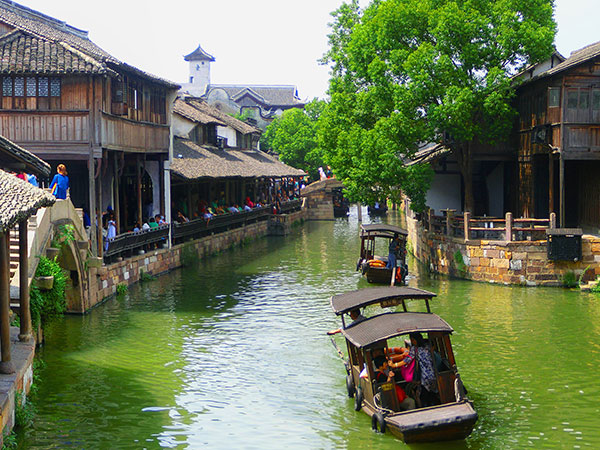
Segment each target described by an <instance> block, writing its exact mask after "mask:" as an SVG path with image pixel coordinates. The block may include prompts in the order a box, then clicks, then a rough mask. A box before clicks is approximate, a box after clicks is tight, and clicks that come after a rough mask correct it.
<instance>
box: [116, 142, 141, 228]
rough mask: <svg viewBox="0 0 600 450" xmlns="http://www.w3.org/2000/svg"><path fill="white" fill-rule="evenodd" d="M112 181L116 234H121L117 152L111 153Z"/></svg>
mask: <svg viewBox="0 0 600 450" xmlns="http://www.w3.org/2000/svg"><path fill="white" fill-rule="evenodd" d="M113 181H114V186H115V188H114V189H115V194H114V202H113V205H114V212H115V222H116V223H117V234H119V233H121V231H122V228H121V213H120V211H121V202H120V195H119V162H118V160H117V152H114V153H113ZM140 226H142V222H140Z"/></svg>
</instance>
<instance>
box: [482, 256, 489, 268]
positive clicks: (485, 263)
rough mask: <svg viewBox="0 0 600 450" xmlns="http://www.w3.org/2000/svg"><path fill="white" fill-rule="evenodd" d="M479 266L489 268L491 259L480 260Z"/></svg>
mask: <svg viewBox="0 0 600 450" xmlns="http://www.w3.org/2000/svg"><path fill="white" fill-rule="evenodd" d="M479 265H480V266H482V267H489V266H490V259H489V258H479Z"/></svg>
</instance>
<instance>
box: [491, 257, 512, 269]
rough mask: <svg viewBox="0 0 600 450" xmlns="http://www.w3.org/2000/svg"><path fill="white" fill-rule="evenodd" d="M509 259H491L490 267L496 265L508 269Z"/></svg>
mask: <svg viewBox="0 0 600 450" xmlns="http://www.w3.org/2000/svg"><path fill="white" fill-rule="evenodd" d="M509 265H510V261H509V260H508V259H492V264H491V266H492V267H498V268H502V269H508V268H509Z"/></svg>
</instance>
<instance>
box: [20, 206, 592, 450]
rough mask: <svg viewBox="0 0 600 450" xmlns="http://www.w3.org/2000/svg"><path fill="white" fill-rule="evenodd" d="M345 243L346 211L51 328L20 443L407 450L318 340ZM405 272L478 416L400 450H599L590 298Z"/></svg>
mask: <svg viewBox="0 0 600 450" xmlns="http://www.w3.org/2000/svg"><path fill="white" fill-rule="evenodd" d="M366 219H367V221H368V216H366ZM393 219H394V217H393V216H391V217H390V218H389V220H393ZM358 249H359V240H358V221H357V220H356V217H355V216H351V217H350V218H349V219H347V220H345V219H338V220H337V221H336V222H329V223H306V224H305V225H304V226H303V227H301V228H298V229H295V230H294V232H293V234H292V235H291V236H287V237H285V238H274V237H269V238H264V239H259V240H256V241H253V242H251V243H250V244H248V245H246V246H244V247H238V248H235V249H233V250H229V251H226V252H223V253H221V254H219V255H218V256H215V257H213V258H210V259H207V260H203V261H200V262H199V264H198V265H197V266H196V267H189V268H184V269H181V270H176V271H174V272H172V273H170V274H167V275H165V276H162V277H160V278H158V279H157V280H155V281H150V282H145V283H142V284H139V285H136V286H132V287H131V288H130V290H129V292H128V293H127V294H125V295H122V296H119V297H117V298H114V299H111V300H109V301H107V302H106V303H104V304H102V305H101V306H100V307H98V308H96V309H94V310H93V311H92V312H91V313H90V314H88V315H86V316H81V317H80V316H67V317H65V318H64V319H61V320H60V321H57V322H54V323H53V324H51V326H50V327H49V328H48V329H47V340H46V344H45V346H44V347H43V348H41V349H40V351H39V356H40V358H41V359H42V360H43V361H44V363H45V367H43V368H41V369H40V370H39V371H38V373H39V380H38V383H37V384H38V387H39V389H38V393H37V396H36V406H37V413H36V416H35V424H34V426H33V428H31V429H29V430H27V431H26V432H25V433H22V434H21V435H20V436H19V440H20V447H21V448H86V449H92V448H119V449H123V448H132V449H137V448H159V447H167V448H189V449H194V448H211V449H213V448H214V449H231V448H240V449H282V448H285V449H296V448H299V449H377V450H382V449H383V450H384V449H391V448H394V449H396V448H408V447H407V446H405V445H404V444H402V443H401V442H400V441H398V440H396V439H395V438H393V437H392V436H390V435H389V434H385V435H381V434H376V433H374V432H373V431H371V427H370V420H369V418H368V417H367V416H366V415H365V414H364V413H358V412H355V411H354V409H353V401H352V399H349V398H348V397H347V395H346V389H345V379H344V376H345V371H344V368H343V365H342V364H341V361H340V360H339V358H338V356H337V354H336V352H335V350H334V348H333V346H332V345H331V342H330V340H329V337H327V336H326V335H325V332H326V331H327V330H330V329H333V328H337V327H338V326H339V321H338V319H337V318H336V317H335V316H334V314H332V312H331V310H330V306H329V297H330V296H331V295H332V294H336V293H340V292H344V291H348V290H352V289H356V288H359V287H367V286H368V284H367V283H366V281H364V280H361V279H360V277H359V275H358V273H357V272H355V270H354V269H355V264H356V260H357V257H358ZM410 270H411V274H412V277H411V279H410V281H409V284H410V285H412V286H416V287H420V288H424V289H428V290H431V291H434V292H436V293H437V294H438V297H437V298H436V299H435V300H434V301H433V310H434V311H435V312H436V313H438V314H440V315H441V316H442V317H443V318H445V319H446V320H447V321H448V322H449V323H450V324H451V325H452V326H453V328H454V330H455V333H454V336H453V345H454V350H455V355H456V357H457V363H458V366H459V370H460V371H461V374H462V378H463V380H464V382H465V385H466V386H467V388H468V390H469V396H470V397H471V398H472V399H473V400H474V402H475V407H476V409H477V411H478V412H479V417H480V419H479V421H478V422H477V424H476V428H475V430H474V431H473V434H472V435H471V436H470V437H469V438H468V439H466V440H465V441H459V442H453V443H438V444H427V445H413V446H411V448H415V449H521V448H557V449H566V448H600V418H599V417H600V414H599V413H600V411H599V410H600V402H599V400H600V393H599V386H600V383H599V382H598V375H597V374H598V366H599V365H600V307H599V299H600V297H596V296H595V295H594V294H585V293H579V292H576V291H570V290H563V289H550V288H521V287H506V286H496V285H491V284H483V283H473V282H465V281H460V280H448V279H447V278H442V277H435V276H432V275H430V274H428V273H427V272H426V271H424V270H422V269H420V268H419V267H417V265H416V264H415V262H414V261H411V262H410ZM377 311H378V309H377V307H373V308H371V309H370V310H368V311H367V315H370V314H374V313H376V312H377ZM336 339H337V342H338V345H340V347H342V348H343V341H342V339H341V338H340V337H339V335H338V337H337V338H336Z"/></svg>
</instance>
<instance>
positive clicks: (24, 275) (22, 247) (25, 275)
mask: <svg viewBox="0 0 600 450" xmlns="http://www.w3.org/2000/svg"><path fill="white" fill-rule="evenodd" d="M27 224H28V220H27V219H25V220H22V221H20V222H19V309H20V310H21V314H20V317H19V320H20V328H19V340H20V341H29V339H31V310H30V309H29V264H28V260H27V257H28V255H27Z"/></svg>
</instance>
